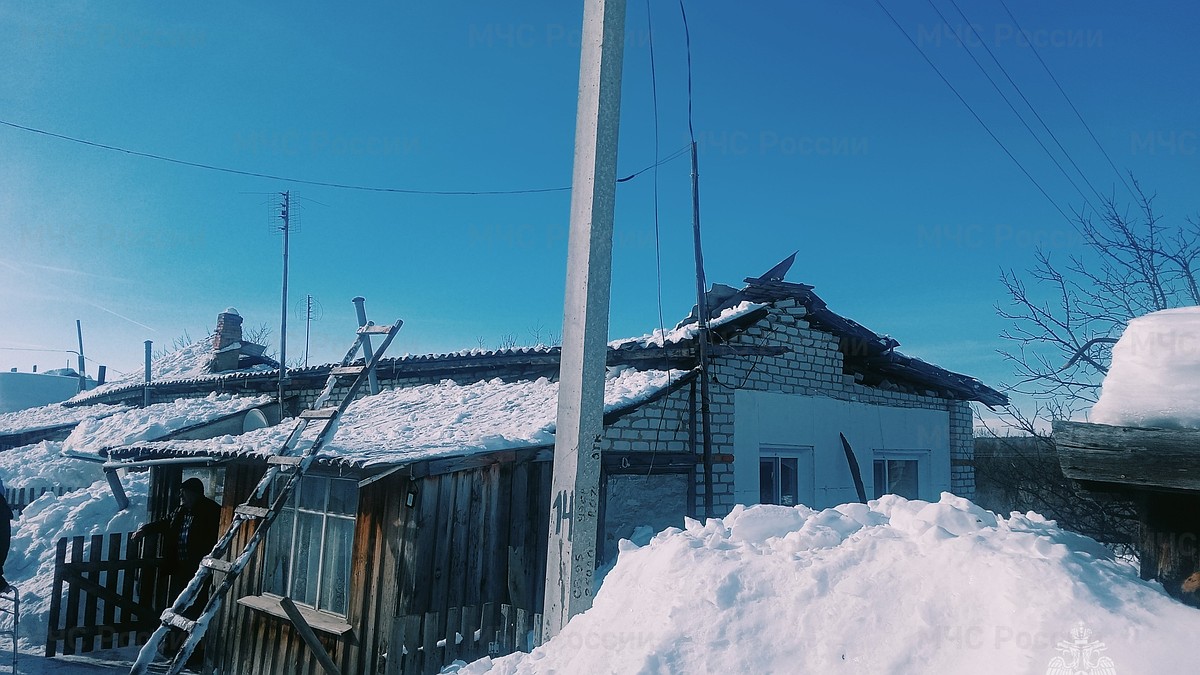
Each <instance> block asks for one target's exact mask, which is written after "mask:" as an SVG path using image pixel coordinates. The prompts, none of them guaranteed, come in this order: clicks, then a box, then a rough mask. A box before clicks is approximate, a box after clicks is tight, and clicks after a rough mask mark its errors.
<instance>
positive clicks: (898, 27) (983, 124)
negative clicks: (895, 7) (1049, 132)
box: [875, 0, 1075, 225]
mask: <svg viewBox="0 0 1200 675" xmlns="http://www.w3.org/2000/svg"><path fill="white" fill-rule="evenodd" d="M875 4H876V5H879V9H881V10H883V13H884V14H887V17H888V19H890V20H891V22H892V25H894V26H895V27H896V30H898V31H900V33H901V34H902V35H904V39H906V40H908V43H909V44H910V45H912V46H913V49H915V50H917V53H918V54H920V55H921V58H922V59H925V63H927V64H929V67H930V68H932V69H933V72H935V73H937V76H938V77H939V78H941V80H942V82H943V83H945V85H946V86H947V87H949V88H950V91H952V92H954V96H955V97H956V98H958V101H959V102H960V103H962V104H963V106H964V107H966V109H967V111H968V112H970V113H971V116H972V117H974V118H975V121H976V122H979V125H980V126H981V127H983V130H984V131H986V132H987V134H988V136H991V137H992V140H993V141H995V142H996V145H999V146H1000V149H1001V150H1003V151H1004V154H1006V155H1008V158H1009V159H1011V160H1012V162H1013V164H1016V165H1017V168H1018V169H1020V170H1021V173H1023V174H1025V177H1026V178H1028V179H1029V182H1031V183H1033V185H1034V187H1036V188H1037V189H1038V192H1041V193H1042V196H1043V197H1045V198H1046V201H1048V202H1050V205H1051V206H1053V207H1054V210H1056V211H1058V212H1059V214H1060V215H1062V217H1063V219H1064V220H1066V221H1067V222H1068V223H1071V224H1072V225H1074V222H1075V221H1073V220H1071V217H1070V216H1068V215H1067V213H1066V211H1063V210H1062V208H1061V207H1060V206H1059V205H1058V202H1056V201H1054V198H1053V197H1051V196H1050V193H1048V192H1046V189H1045V188H1043V187H1042V185H1041V183H1038V182H1037V179H1035V178H1034V177H1033V176H1032V175H1031V174H1030V173H1029V171H1027V170H1026V169H1025V167H1024V165H1022V164H1021V162H1020V160H1018V159H1017V158H1016V157H1015V156H1014V155H1013V154H1012V152H1010V151H1009V149H1008V147H1007V146H1005V145H1004V142H1003V141H1001V140H1000V139H999V138H998V137H997V136H996V134H994V133H992V129H991V127H989V126H988V125H987V122H984V121H983V118H982V117H980V116H979V113H977V112H975V109H974V108H972V107H971V104H970V103H967V100H966V99H965V98H963V96H962V94H960V93H958V89H955V88H954V85H953V84H951V83H950V80H948V79H946V76H945V75H943V74H942V71H941V70H940V69H939V68H938V67H937V66H936V65H934V63H933V61H931V60H930V59H929V55H927V54H926V53H925V50H923V49H921V46H920V45H918V44H917V43H916V42H915V41H914V40H913V39H912V36H910V35H909V34H908V31H906V30H904V27H903V26H901V25H900V22H899V21H897V20H896V17H895V16H892V13H891V12H890V11H888V8H887V7H884V6H883V3H882V2H880V0H875Z"/></svg>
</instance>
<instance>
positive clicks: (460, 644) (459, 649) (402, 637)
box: [387, 602, 542, 675]
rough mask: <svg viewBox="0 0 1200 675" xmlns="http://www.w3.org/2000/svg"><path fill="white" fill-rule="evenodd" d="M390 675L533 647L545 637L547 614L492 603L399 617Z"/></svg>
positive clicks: (420, 674)
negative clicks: (544, 619)
mask: <svg viewBox="0 0 1200 675" xmlns="http://www.w3.org/2000/svg"><path fill="white" fill-rule="evenodd" d="M391 642H392V643H391V647H390V649H389V651H390V653H389V654H388V663H387V673H388V675H432V674H433V673H437V672H438V671H439V670H441V668H442V667H443V666H445V665H447V664H449V663H452V662H454V661H455V660H456V659H461V660H463V661H467V662H470V661H474V660H475V659H479V658H482V657H484V656H504V655H506V654H511V653H513V652H516V651H530V650H532V649H533V648H534V647H537V646H538V645H540V644H541V642H542V615H541V614H534V613H532V612H529V611H526V610H524V609H519V608H515V607H511V606H509V605H498V604H496V603H494V602H489V603H487V604H485V605H483V606H482V607H452V608H450V609H448V610H446V613H445V616H444V617H443V616H442V615H441V614H439V613H438V612H429V613H427V614H424V615H420V614H418V615H412V616H402V617H397V618H396V622H395V624H394V627H393V635H392V641H391Z"/></svg>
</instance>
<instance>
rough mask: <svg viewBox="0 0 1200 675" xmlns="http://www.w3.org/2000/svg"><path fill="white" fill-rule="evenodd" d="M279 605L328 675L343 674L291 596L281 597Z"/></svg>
mask: <svg viewBox="0 0 1200 675" xmlns="http://www.w3.org/2000/svg"><path fill="white" fill-rule="evenodd" d="M279 606H280V607H283V611H284V612H285V613H287V615H288V619H289V620H290V621H291V622H292V625H293V626H295V627H296V632H297V633H299V634H300V639H302V640H304V644H306V645H308V648H309V649H311V650H312V653H313V656H315V657H316V658H317V661H318V662H319V663H320V664H321V668H323V669H324V670H325V672H326V673H327V675H342V671H340V670H338V667H337V664H336V663H334V662H333V659H332V658H331V657H330V656H329V652H327V651H325V647H324V646H322V645H321V641H320V640H318V639H317V634H316V632H314V631H313V629H312V626H310V625H308V621H306V620H305V619H304V615H303V614H301V613H300V610H299V609H298V608H297V607H296V603H294V602H292V599H291V598H286V597H285V598H280V599H279Z"/></svg>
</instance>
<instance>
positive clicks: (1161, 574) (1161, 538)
mask: <svg viewBox="0 0 1200 675" xmlns="http://www.w3.org/2000/svg"><path fill="white" fill-rule="evenodd" d="M1054 441H1055V443H1056V445H1057V447H1058V457H1059V463H1060V464H1061V465H1062V470H1063V474H1064V475H1065V476H1066V477H1067V478H1070V479H1072V480H1074V481H1076V483H1077V485H1078V488H1079V490H1080V491H1083V492H1086V493H1088V494H1089V495H1090V496H1093V497H1097V498H1101V499H1103V498H1106V497H1107V498H1118V499H1128V500H1132V501H1133V503H1134V504H1135V506H1136V508H1137V512H1138V521H1139V535H1138V544H1137V549H1138V556H1139V558H1140V560H1141V577H1142V578H1143V579H1147V580H1157V581H1159V582H1160V583H1161V584H1162V585H1163V588H1164V589H1166V591H1167V592H1168V593H1170V594H1171V595H1172V596H1175V597H1177V598H1179V599H1180V600H1182V601H1183V602H1185V603H1187V604H1189V605H1192V606H1193V607H1200V593H1198V592H1197V591H1198V588H1200V585H1198V584H1197V580H1198V579H1200V430H1194V429H1157V428H1145V427H1124V426H1110V425H1106V424H1088V423H1083V422H1067V421H1059V422H1055V423H1054Z"/></svg>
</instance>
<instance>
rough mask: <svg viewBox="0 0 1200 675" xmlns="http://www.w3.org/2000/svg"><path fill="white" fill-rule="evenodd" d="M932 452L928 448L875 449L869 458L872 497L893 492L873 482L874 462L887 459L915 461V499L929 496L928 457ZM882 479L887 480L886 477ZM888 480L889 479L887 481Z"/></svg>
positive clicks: (876, 497)
mask: <svg viewBox="0 0 1200 675" xmlns="http://www.w3.org/2000/svg"><path fill="white" fill-rule="evenodd" d="M931 455H932V453H931V451H929V450H875V451H874V452H873V453H872V460H871V491H872V494H873V495H874V496H873V498H874V499H878V498H879V497H881V496H883V495H886V494H893V493H891V492H888V491H887V487H886V486H883V487H882V488H881V487H880V486H879V485H876V484H875V463H876V462H887V461H889V460H890V461H915V462H916V463H917V494H916V495H915V498H916V499H925V500H928V498H929V486H930V475H929V467H930V461H931V460H930V457H931ZM884 470H885V471H886V470H887V465H886V464H885V465H884ZM884 480H888V479H887V478H886V477H885V478H884ZM888 482H890V481H888ZM881 490H882V491H881Z"/></svg>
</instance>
